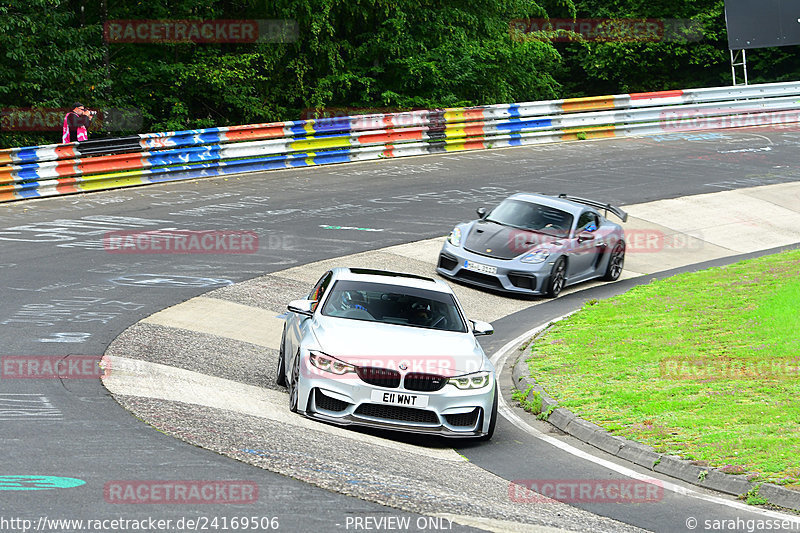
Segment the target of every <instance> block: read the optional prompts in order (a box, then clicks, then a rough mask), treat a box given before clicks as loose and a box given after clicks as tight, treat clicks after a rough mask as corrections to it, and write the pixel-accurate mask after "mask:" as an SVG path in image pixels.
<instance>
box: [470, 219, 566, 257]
mask: <svg viewBox="0 0 800 533" xmlns="http://www.w3.org/2000/svg"><path fill="white" fill-rule="evenodd" d="M558 242H559V240H558V239H557V238H556V237H553V236H551V235H545V234H543V233H537V232H535V231H527V230H523V229H519V228H514V227H511V226H503V225H502V224H498V223H496V222H491V221H486V220H478V221H476V222H475V223H474V224H473V225H472V227H471V228H470V229H469V232H468V234H467V238H466V240H465V241H464V248H465V249H466V250H468V251H470V252H474V253H476V254H480V255H485V256H488V257H496V258H497V259H514V258H515V257H519V256H520V255H522V254H524V253H526V252H528V251H532V250H534V249H536V248H546V249H552V248H554V247H555V246H554V245H556V244H557V243H558Z"/></svg>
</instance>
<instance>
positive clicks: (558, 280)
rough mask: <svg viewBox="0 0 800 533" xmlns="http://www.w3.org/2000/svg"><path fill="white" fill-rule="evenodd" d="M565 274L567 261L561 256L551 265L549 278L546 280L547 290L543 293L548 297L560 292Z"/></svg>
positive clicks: (553, 296)
mask: <svg viewBox="0 0 800 533" xmlns="http://www.w3.org/2000/svg"><path fill="white" fill-rule="evenodd" d="M566 274H567V263H566V261H564V258H563V257H559V258H558V261H556V264H555V265H553V271H552V272H551V273H550V278H549V279H548V280H547V291H546V292H545V294H546V295H547V297H548V298H555V297H556V296H558V295H559V294H560V293H561V289H563V288H564V278H565V277H566Z"/></svg>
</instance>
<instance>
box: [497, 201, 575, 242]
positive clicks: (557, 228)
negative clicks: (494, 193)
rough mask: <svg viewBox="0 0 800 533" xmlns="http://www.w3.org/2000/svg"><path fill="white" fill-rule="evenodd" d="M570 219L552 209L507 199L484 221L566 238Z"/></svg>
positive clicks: (570, 223)
mask: <svg viewBox="0 0 800 533" xmlns="http://www.w3.org/2000/svg"><path fill="white" fill-rule="evenodd" d="M572 219H573V217H572V215H570V214H569V213H567V212H565V211H562V210H560V209H556V208H554V207H547V206H544V205H539V204H534V203H531V202H524V201H521V200H510V199H509V200H504V201H503V202H502V203H501V204H500V205H498V206H497V207H495V208H494V209H493V210H492V212H491V213H489V215H488V216H487V217H486V219H485V220H487V221H489V222H495V223H497V224H502V225H503V226H511V227H512V228H518V229H524V230H528V231H536V232H539V233H544V234H546V235H552V236H554V237H566V236H568V235H569V230H570V228H572Z"/></svg>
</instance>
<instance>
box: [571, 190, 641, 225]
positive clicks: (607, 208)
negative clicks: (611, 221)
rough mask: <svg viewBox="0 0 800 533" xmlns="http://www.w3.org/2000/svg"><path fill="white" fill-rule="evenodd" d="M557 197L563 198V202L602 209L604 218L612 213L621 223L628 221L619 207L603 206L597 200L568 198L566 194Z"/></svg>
mask: <svg viewBox="0 0 800 533" xmlns="http://www.w3.org/2000/svg"><path fill="white" fill-rule="evenodd" d="M558 197H559V198H563V199H564V200H569V201H571V202H577V203H579V204H584V205H588V206H589V207H594V208H595V209H602V210H604V211H605V216H606V217H608V214H609V213H613V214H614V215H615V216H616V217H617V218H619V219H620V220H621V221H623V222H627V221H628V213H626V212H625V211H623V210H622V209H620V208H619V207H614V206H613V205H611V204H604V203H603V202H598V201H597V200H589V199H587V198H580V197H578V196H569V195H568V194H559V195H558Z"/></svg>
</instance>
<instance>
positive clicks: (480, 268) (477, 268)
mask: <svg viewBox="0 0 800 533" xmlns="http://www.w3.org/2000/svg"><path fill="white" fill-rule="evenodd" d="M464 268H466V269H467V270H472V271H473V272H480V273H481V274H497V267H493V266H489V265H482V264H480V263H476V262H475V261H464Z"/></svg>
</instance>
